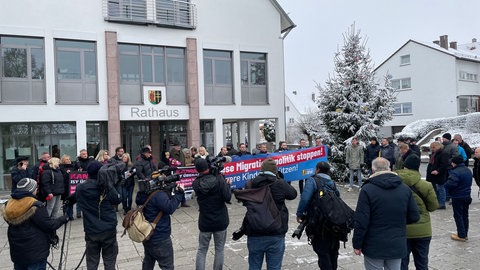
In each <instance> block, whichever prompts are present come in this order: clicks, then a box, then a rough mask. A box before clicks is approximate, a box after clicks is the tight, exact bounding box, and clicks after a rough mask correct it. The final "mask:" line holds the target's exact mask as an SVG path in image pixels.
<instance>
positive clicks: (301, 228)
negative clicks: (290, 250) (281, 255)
mask: <svg viewBox="0 0 480 270" xmlns="http://www.w3.org/2000/svg"><path fill="white" fill-rule="evenodd" d="M306 225H307V220H306V219H304V220H302V223H300V224H298V226H297V229H295V231H294V232H293V234H292V237H293V238H295V237H297V238H298V239H300V237H302V234H303V231H304V230H305V226H306Z"/></svg>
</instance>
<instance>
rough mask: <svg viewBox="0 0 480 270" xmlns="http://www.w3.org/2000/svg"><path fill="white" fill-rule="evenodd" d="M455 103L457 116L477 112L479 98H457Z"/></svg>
mask: <svg viewBox="0 0 480 270" xmlns="http://www.w3.org/2000/svg"><path fill="white" fill-rule="evenodd" d="M457 101H458V102H457V104H458V113H459V114H467V113H471V112H478V111H479V102H480V96H459V97H457Z"/></svg>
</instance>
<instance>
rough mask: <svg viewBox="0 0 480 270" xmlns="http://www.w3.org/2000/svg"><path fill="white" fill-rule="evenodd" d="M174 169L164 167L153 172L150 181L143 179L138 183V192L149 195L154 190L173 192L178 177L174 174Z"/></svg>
mask: <svg viewBox="0 0 480 270" xmlns="http://www.w3.org/2000/svg"><path fill="white" fill-rule="evenodd" d="M176 169H177V168H175V167H164V168H162V169H160V170H158V171H155V172H153V173H152V175H151V179H144V180H139V181H138V190H139V191H140V192H146V193H150V192H152V191H155V190H173V189H174V188H175V187H176V186H177V183H176V182H178V181H180V175H178V174H175V173H174V172H175V170H176Z"/></svg>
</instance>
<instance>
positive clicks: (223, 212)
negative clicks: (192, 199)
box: [192, 158, 232, 270]
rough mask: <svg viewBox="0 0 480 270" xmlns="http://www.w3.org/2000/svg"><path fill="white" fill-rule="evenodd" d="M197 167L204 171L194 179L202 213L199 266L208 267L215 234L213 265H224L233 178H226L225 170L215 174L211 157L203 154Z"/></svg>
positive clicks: (197, 161) (194, 188) (197, 265)
mask: <svg viewBox="0 0 480 270" xmlns="http://www.w3.org/2000/svg"><path fill="white" fill-rule="evenodd" d="M195 168H196V169H197V172H198V173H199V174H200V175H199V176H198V177H197V178H196V179H195V180H194V181H193V183H192V186H193V190H194V191H195V194H196V195H197V202H198V206H199V208H200V209H199V211H200V213H199V217H198V229H199V230H200V233H199V236H198V251H197V259H196V263H195V269H197V270H203V269H205V257H206V256H207V251H208V246H209V244H210V239H211V238H212V234H213V239H214V241H215V259H214V262H213V269H222V266H223V254H224V252H223V250H224V246H225V239H226V237H227V227H228V223H229V218H228V210H227V207H226V205H225V203H227V202H230V199H231V198H232V192H231V184H232V180H225V179H224V178H223V176H222V175H221V174H218V175H212V174H211V173H210V169H209V166H208V163H207V161H206V160H205V159H203V158H197V159H196V160H195Z"/></svg>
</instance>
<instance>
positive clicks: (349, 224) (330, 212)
mask: <svg viewBox="0 0 480 270" xmlns="http://www.w3.org/2000/svg"><path fill="white" fill-rule="evenodd" d="M313 179H314V180H315V183H316V184H317V190H316V192H315V193H314V195H313V196H314V197H313V199H312V200H311V203H310V207H309V209H308V211H307V215H308V223H307V225H306V228H305V232H306V234H307V236H308V238H309V240H312V239H313V238H314V237H315V236H322V235H323V234H325V233H328V234H331V235H334V236H335V238H338V239H339V240H340V241H342V242H344V243H345V242H347V240H348V234H349V233H350V231H351V230H352V229H353V223H354V220H353V217H354V213H355V211H353V210H352V208H350V207H349V206H348V205H347V204H346V203H345V202H344V201H343V200H342V199H341V198H340V197H339V196H338V195H337V194H336V193H335V191H332V190H327V189H326V188H325V184H324V180H323V179H322V178H319V177H317V176H313ZM335 190H336V187H335Z"/></svg>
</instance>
